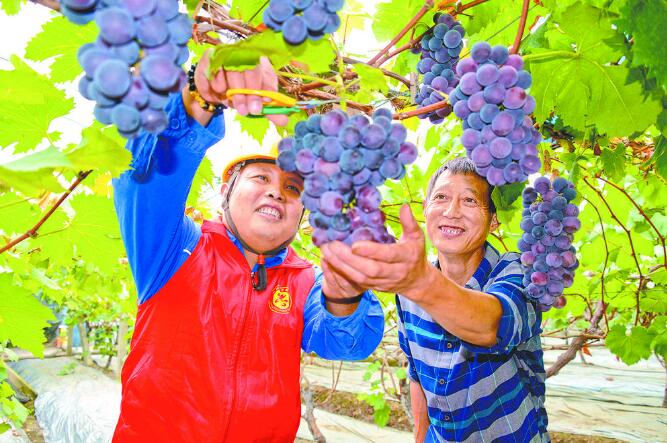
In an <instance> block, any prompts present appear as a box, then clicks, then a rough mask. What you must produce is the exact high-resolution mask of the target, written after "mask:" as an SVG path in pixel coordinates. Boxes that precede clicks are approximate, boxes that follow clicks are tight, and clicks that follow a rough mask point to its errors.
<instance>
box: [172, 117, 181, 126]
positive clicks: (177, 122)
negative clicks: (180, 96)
mask: <svg viewBox="0 0 667 443" xmlns="http://www.w3.org/2000/svg"><path fill="white" fill-rule="evenodd" d="M170 126H171V129H178V128H180V127H181V122H179V121H178V119H177V118H172V119H171V122H170Z"/></svg>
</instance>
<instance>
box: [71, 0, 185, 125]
mask: <svg viewBox="0 0 667 443" xmlns="http://www.w3.org/2000/svg"><path fill="white" fill-rule="evenodd" d="M178 8H179V4H178V0H114V1H112V0H62V2H61V10H62V12H63V14H64V15H65V16H66V17H67V18H68V19H69V20H70V21H72V22H74V23H78V24H83V23H87V22H89V21H91V20H95V22H96V23H97V26H98V28H99V31H100V33H99V36H98V38H97V40H96V41H95V42H94V43H86V44H85V45H83V46H81V48H80V49H79V52H78V54H77V59H78V60H79V63H80V64H81V66H82V67H83V70H84V71H85V74H86V75H85V76H84V77H82V78H81V80H80V81H79V92H80V93H81V95H82V96H84V97H85V98H87V99H88V100H95V102H96V105H95V118H96V119H97V120H99V121H100V122H101V123H103V124H105V125H108V124H111V123H113V124H114V125H116V127H117V128H118V132H120V134H121V135H122V136H124V137H126V138H133V137H135V136H137V134H138V133H139V131H140V129H142V128H143V129H144V130H146V131H148V132H151V133H154V134H157V133H160V132H162V131H163V130H164V129H166V127H167V123H168V120H167V114H166V113H165V111H164V108H165V106H166V104H167V101H168V96H169V93H170V92H175V91H178V90H180V89H181V88H182V87H183V86H184V84H185V82H186V75H185V72H183V69H182V68H181V66H180V65H182V64H183V63H185V62H186V61H187V59H188V57H189V52H188V48H187V46H186V45H187V42H188V40H189V39H190V37H191V36H192V23H191V21H190V18H189V17H188V16H187V15H186V14H181V13H179V12H178Z"/></svg>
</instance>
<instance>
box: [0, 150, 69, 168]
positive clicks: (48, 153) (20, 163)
mask: <svg viewBox="0 0 667 443" xmlns="http://www.w3.org/2000/svg"><path fill="white" fill-rule="evenodd" d="M61 167H63V168H71V167H72V162H70V161H69V160H68V159H67V156H66V155H65V154H63V153H62V152H60V151H59V150H58V149H56V148H55V147H53V146H49V147H48V148H46V149H43V150H41V151H37V152H35V153H32V154H29V155H24V156H23V157H21V158H19V159H17V160H14V161H11V162H9V163H4V164H2V165H0V170H3V169H4V170H9V171H13V172H34V171H37V170H39V169H44V168H49V169H54V168H61Z"/></svg>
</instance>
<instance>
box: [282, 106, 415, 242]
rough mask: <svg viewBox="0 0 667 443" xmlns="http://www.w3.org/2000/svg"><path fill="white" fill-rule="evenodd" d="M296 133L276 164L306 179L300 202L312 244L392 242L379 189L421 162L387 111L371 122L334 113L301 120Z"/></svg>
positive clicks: (375, 115) (284, 141)
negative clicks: (381, 204)
mask: <svg viewBox="0 0 667 443" xmlns="http://www.w3.org/2000/svg"><path fill="white" fill-rule="evenodd" d="M294 132H295V135H294V137H287V138H284V139H282V140H281V141H280V143H279V144H278V151H279V154H278V160H277V163H278V166H279V167H280V168H281V169H283V170H284V171H287V172H293V171H296V172H298V173H299V174H300V175H301V176H303V177H304V192H303V194H302V195H301V200H302V201H303V204H304V206H305V207H306V209H308V210H309V211H310V218H309V221H310V225H311V226H312V227H313V228H314V231H313V243H314V244H315V245H316V246H321V245H322V244H324V243H326V242H329V241H334V240H339V241H343V242H345V243H347V244H352V243H354V242H356V241H360V240H373V241H376V242H380V243H390V242H393V241H394V239H393V237H392V236H391V235H390V234H389V233H388V232H387V229H386V227H385V226H384V221H385V216H384V213H383V212H382V211H381V210H380V209H379V207H380V203H381V201H382V196H381V195H380V192H379V191H378V189H377V187H378V186H380V185H382V184H383V183H384V182H385V180H387V179H394V180H398V179H401V178H402V177H403V176H404V175H405V165H406V164H409V163H412V162H414V161H415V159H416V158H417V147H416V146H415V145H414V144H413V143H410V142H408V141H405V139H406V136H407V130H406V129H405V126H403V125H402V124H400V123H392V114H391V111H389V110H387V109H378V110H376V111H375V112H374V113H373V119H372V122H371V121H369V119H368V118H367V117H366V116H365V115H355V116H353V117H349V118H348V116H347V114H345V113H344V112H342V111H340V110H333V111H330V112H328V113H326V114H324V115H320V114H315V115H311V116H310V117H309V118H308V119H307V120H305V121H300V122H299V123H297V124H296V126H295V130H294Z"/></svg>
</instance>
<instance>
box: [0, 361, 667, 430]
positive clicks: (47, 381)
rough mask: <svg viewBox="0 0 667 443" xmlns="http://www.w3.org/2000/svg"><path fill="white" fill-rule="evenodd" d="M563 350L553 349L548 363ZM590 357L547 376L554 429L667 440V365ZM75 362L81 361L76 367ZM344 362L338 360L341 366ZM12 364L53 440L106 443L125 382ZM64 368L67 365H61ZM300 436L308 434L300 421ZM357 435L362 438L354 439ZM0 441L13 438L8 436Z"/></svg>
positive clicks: (317, 373)
mask: <svg viewBox="0 0 667 443" xmlns="http://www.w3.org/2000/svg"><path fill="white" fill-rule="evenodd" d="M560 352H561V351H547V352H546V353H545V364H546V366H549V365H550V364H552V363H553V361H555V359H556V357H557V356H558V355H559V354H560ZM591 352H592V353H593V356H589V357H586V358H587V360H588V361H589V362H590V363H593V364H594V365H585V364H582V363H581V362H580V361H579V359H578V358H577V359H576V360H574V361H572V362H571V363H570V364H568V365H567V366H565V367H564V368H563V369H562V370H561V372H560V373H559V374H558V375H557V376H555V377H551V378H549V380H548V381H547V403H546V407H547V411H548V413H549V429H550V430H552V431H560V432H569V433H575V434H586V435H598V436H605V437H611V438H616V439H619V440H622V441H629V442H651V443H655V442H667V409H665V408H661V407H660V406H661V404H662V395H663V392H664V391H663V390H664V386H665V384H664V383H665V372H664V369H663V368H662V367H661V366H660V364H659V363H658V362H657V361H655V360H650V361H642V362H640V363H638V364H636V365H634V366H632V367H627V366H625V365H624V364H622V363H620V362H618V361H617V360H616V358H615V357H614V356H612V355H611V354H610V353H609V352H608V351H607V350H603V349H599V348H596V349H592V350H591ZM72 364H74V365H75V367H74V369H73V371H72V372H71V374H68V375H59V373H61V374H64V373H68V372H70V371H69V370H71V369H72V367H71V366H72ZM338 364H339V363H334V365H335V367H336V368H337V367H338ZM11 365H12V367H13V368H14V369H15V370H16V371H17V372H18V373H19V374H20V375H21V376H22V377H23V378H24V379H25V380H26V381H27V382H28V383H30V384H31V385H32V387H33V388H34V389H35V390H36V391H37V393H38V397H37V400H36V401H35V413H36V416H37V419H38V421H39V424H40V426H42V429H43V430H44V437H45V440H46V442H47V443H61V442H63V443H64V442H108V441H110V440H111V436H112V434H113V429H114V427H115V425H116V420H117V418H118V412H119V405H120V394H121V389H120V383H118V382H117V381H115V380H113V379H111V378H109V377H107V376H105V375H104V374H102V373H101V372H100V371H97V370H95V369H92V368H87V367H84V366H81V365H80V364H78V363H76V361H75V360H74V359H71V358H67V357H59V358H50V359H46V360H36V359H30V360H21V361H19V362H16V363H12V364H11ZM366 367H367V363H361V362H358V363H344V366H343V371H342V373H341V375H340V380H339V382H338V384H337V389H339V390H342V391H350V392H363V391H364V390H366V389H368V386H369V383H368V382H367V381H364V380H363V376H364V372H365V370H366ZM63 370H64V371H63ZM305 373H306V375H307V377H308V379H309V380H310V382H311V383H313V384H317V385H320V386H324V387H330V385H331V381H332V372H331V362H325V361H323V360H318V359H316V361H315V364H314V365H313V364H310V365H307V366H306V371H305ZM315 414H316V416H317V417H318V425H319V426H320V428H321V430H322V432H323V433H324V435H325V436H326V437H327V438H328V441H330V442H334V443H335V442H346V443H347V442H348V441H371V442H374V441H377V442H394V441H395V442H399V441H406V442H409V441H412V438H411V436H410V434H409V433H400V432H398V431H394V430H390V429H386V428H385V429H384V430H375V429H374V428H373V426H372V425H368V424H360V423H357V422H356V421H354V420H352V419H349V418H347V417H341V416H336V415H334V414H328V413H324V411H320V410H317V409H316V410H315ZM298 435H299V437H300V438H302V439H310V438H312V437H310V438H309V436H310V433H309V432H308V429H307V426H306V425H305V422H304V421H303V420H302V421H301V427H300V429H299V434H298ZM355 438H356V439H359V440H355ZM0 443H14V441H11V442H4V441H2V440H0Z"/></svg>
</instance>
